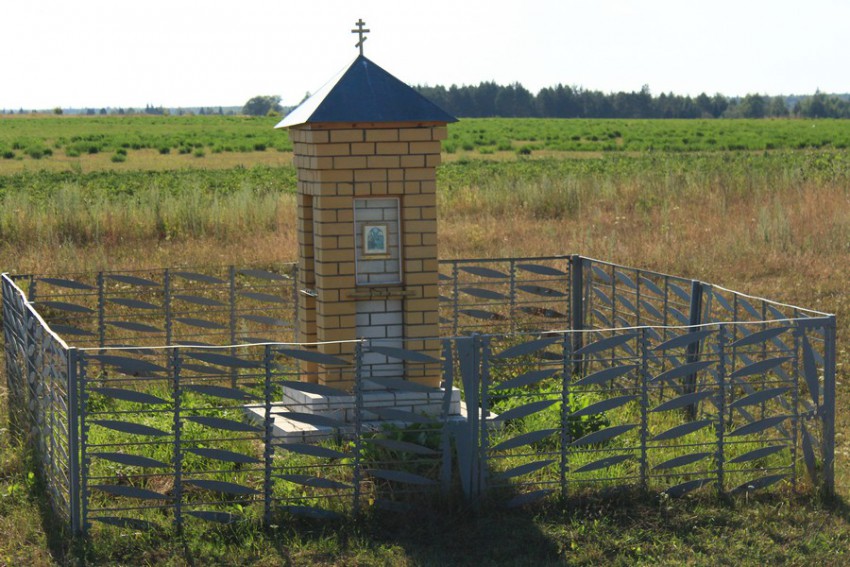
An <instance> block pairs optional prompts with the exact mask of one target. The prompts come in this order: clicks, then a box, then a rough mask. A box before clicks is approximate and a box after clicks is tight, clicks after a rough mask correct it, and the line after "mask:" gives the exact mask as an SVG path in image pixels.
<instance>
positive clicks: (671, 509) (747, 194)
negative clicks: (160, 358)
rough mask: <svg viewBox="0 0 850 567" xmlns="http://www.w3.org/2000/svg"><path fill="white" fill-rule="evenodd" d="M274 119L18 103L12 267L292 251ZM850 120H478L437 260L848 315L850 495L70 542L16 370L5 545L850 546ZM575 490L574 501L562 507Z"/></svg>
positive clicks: (485, 560) (248, 558) (450, 176)
mask: <svg viewBox="0 0 850 567" xmlns="http://www.w3.org/2000/svg"><path fill="white" fill-rule="evenodd" d="M276 121H277V119H276V118H269V117H264V118H246V117H226V116H170V117H162V116H155V117H154V116H124V117H121V116H104V117H99V116H98V117H66V116H59V117H56V116H20V117H19V116H15V117H9V116H2V117H0V271H3V272H13V273H54V274H61V273H63V272H67V271H75V272H80V271H96V270H100V269H116V270H131V269H140V268H157V267H171V266H196V267H205V266H221V265H227V264H237V265H249V264H250V265H263V266H274V265H275V264H279V263H282V262H288V261H292V260H293V259H295V256H296V251H297V245H296V229H297V223H296V218H295V197H294V192H295V171H294V169H293V167H292V166H291V153H290V151H291V145H290V143H289V139H288V136H287V134H286V132H283V131H277V130H274V129H273V126H274V124H275V123H276ZM848 142H850V121H839V120H816V121H804V120H754V121H751V120H693V121H684V120H658V121H652V120H548V119H539V120H538V119H510V120H507V119H506V120H502V119H475V120H461V121H460V122H459V123H457V124H452V125H450V126H449V136H448V139H447V140H445V141H444V146H443V150H444V151H443V162H444V164H443V165H442V166H441V167H440V168H439V170H438V183H437V185H438V195H437V197H438V209H439V218H440V234H439V236H438V239H439V250H440V256H441V258H459V257H466V258H470V257H496V256H498V257H506V256H533V255H549V254H568V253H579V254H583V255H586V256H590V257H595V258H600V259H604V260H608V261H611V262H616V263H619V264H624V265H630V266H636V267H640V268H645V269H649V270H656V271H660V272H665V273H672V274H676V275H680V276H683V277H687V278H695V279H700V280H702V281H705V282H711V283H716V284H718V285H722V286H724V287H728V288H731V289H735V290H739V291H742V292H745V293H750V294H753V295H757V296H763V297H769V298H771V299H776V300H779V301H782V302H786V303H792V304H797V305H801V306H804V307H809V308H813V309H818V310H822V311H827V312H831V313H835V314H836V315H837V325H838V349H837V350H838V352H837V382H838V386H837V396H838V403H837V405H838V408H839V409H838V415H837V421H836V430H837V432H838V434H837V441H836V455H837V462H836V465H835V468H836V485H837V493H838V494H837V497H836V498H834V499H825V498H822V497H821V495H819V494H816V493H813V492H811V490H810V489H806V488H798V490H797V491H794V490H793V489H792V488H791V487H790V486H786V485H779V486H777V487H774V488H773V489H771V490H770V491H766V492H764V493H761V494H759V493H755V494H753V495H750V496H748V497H744V496H742V497H730V498H721V497H718V496H717V495H716V494H714V493H712V492H703V493H695V494H693V495H690V496H688V497H686V498H684V499H682V500H668V499H664V498H659V497H658V495H656V494H642V493H639V492H633V491H630V490H625V491H622V492H611V493H600V494H595V495H590V496H586V497H582V498H576V499H573V500H570V501H569V502H566V503H557V502H552V503H550V504H548V505H546V506H544V507H542V508H532V509H529V510H519V511H512V512H505V511H503V510H491V509H489V508H487V507H486V506H484V507H483V508H481V509H474V508H471V507H470V508H468V509H467V508H464V507H463V506H460V507H459V508H460V509H452V510H450V511H449V513H447V514H446V515H443V516H439V515H437V514H436V513H433V512H429V511H426V510H423V511H422V512H421V514H419V515H417V516H416V517H398V516H382V515H379V514H374V515H372V514H368V515H367V516H366V517H364V518H363V519H361V520H360V521H359V522H357V523H354V524H346V523H343V524H338V523H322V522H311V521H308V520H304V521H301V522H299V523H296V524H286V525H275V526H273V527H271V528H270V529H269V530H264V529H263V528H262V527H261V526H259V525H257V524H239V525H233V526H221V527H215V528H212V529H209V530H204V531H200V530H198V531H189V532H187V533H184V534H182V535H175V534H171V533H167V532H162V533H160V532H157V533H135V532H128V533H122V534H117V532H103V533H101V534H99V535H98V537H93V538H92V539H90V540H86V541H80V540H71V538H70V537H69V535H68V534H67V533H66V532H65V531H63V529H62V527H61V526H57V525H56V524H55V523H54V522H53V521H52V520H51V516H50V513H49V511H48V508H47V507H46V504H45V498H44V491H43V488H42V487H41V485H40V481H39V476H38V474H37V472H36V470H35V468H34V464H33V461H32V455H31V454H30V452H29V450H28V449H27V447H26V444H25V443H24V441H23V440H20V439H15V438H13V437H12V436H11V434H10V433H9V431H8V429H7V425H6V423H7V420H8V412H7V405H6V404H7V392H6V382H5V380H0V565H16V564H20V565H50V564H56V565H63V564H64V565H83V564H124V565H129V564H140V565H151V564H161V565H192V564H197V565H219V564H227V565H231V564H252V565H280V564H292V565H316V564H322V565H354V564H366V565H376V564H377V565H450V564H451V565H454V564H475V565H501V564H508V565H546V564H551V565H556V564H557V565H560V564H592V565H599V564H616V565H682V564H685V565H717V564H729V565H765V564H777V565H779V564H788V565H811V564H814V565H843V564H847V563H848V562H850V560H848V557H847V556H848V553H850V506H848V503H847V499H848V497H850V473H849V472H848V471H850V469H848V468H847V463H848V457H850V442H848V439H847V437H846V436H847V427H848V425H850V419H848V415H847V412H846V411H845V410H844V408H846V407H848V404H850V374H848V369H850V348H848V346H847V340H848V339H847V338H848V337H850V323H848V321H850V294H848V293H847V284H846V279H847V278H846V273H845V272H846V268H847V266H848V265H850V153H848V151H847V147H848ZM562 504H563V505H562Z"/></svg>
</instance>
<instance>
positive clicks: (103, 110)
mask: <svg viewBox="0 0 850 567" xmlns="http://www.w3.org/2000/svg"><path fill="white" fill-rule="evenodd" d="M98 113H99V114H100V115H101V116H105V115H106V109H105V108H101V109H100V111H99V112H98Z"/></svg>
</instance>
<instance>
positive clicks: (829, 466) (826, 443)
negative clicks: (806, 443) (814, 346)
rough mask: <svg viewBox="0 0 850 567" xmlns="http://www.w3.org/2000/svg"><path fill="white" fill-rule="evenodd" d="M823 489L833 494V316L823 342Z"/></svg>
mask: <svg viewBox="0 0 850 567" xmlns="http://www.w3.org/2000/svg"><path fill="white" fill-rule="evenodd" d="M821 419H822V420H823V448H822V451H823V484H824V486H823V488H824V492H825V494H826V496H830V497H831V496H833V495H834V494H835V315H830V316H829V318H828V322H827V324H826V325H824V341H823V408H822V412H821Z"/></svg>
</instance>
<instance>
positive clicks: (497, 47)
mask: <svg viewBox="0 0 850 567" xmlns="http://www.w3.org/2000/svg"><path fill="white" fill-rule="evenodd" d="M361 18H362V19H363V20H364V21H365V23H366V27H367V28H368V29H369V30H371V32H370V33H369V34H368V36H367V37H368V39H367V40H366V43H365V45H364V49H365V55H366V56H367V57H368V58H369V59H371V60H372V61H373V62H375V63H376V64H378V65H379V66H381V67H383V68H384V69H386V70H387V71H389V72H390V73H392V74H393V75H395V76H396V77H398V78H399V79H401V80H402V81H404V82H406V83H408V84H410V85H431V86H433V85H445V86H450V85H452V84H457V85H477V84H478V83H480V82H482V81H495V82H496V83H499V84H503V85H505V84H511V83H515V82H519V83H521V84H522V85H524V86H525V87H526V88H528V89H529V90H530V91H532V92H533V93H537V92H538V91H539V90H540V89H541V88H543V87H547V86H554V85H557V84H564V85H569V86H576V87H581V88H584V89H588V90H599V91H602V92H605V93H609V92H617V91H638V90H640V89H641V87H642V86H643V85H648V86H649V89H650V91H651V92H652V93H653V94H655V95H657V94H660V93H662V92H666V93H669V92H672V93H675V94H681V95H692V96H696V95H698V94H700V93H701V92H706V93H707V94H709V95H711V94H714V93H722V94H724V95H726V96H743V95H746V94H751V93H759V94H766V95H771V96H773V95H781V94H784V95H790V94H812V93H814V92H815V91H816V90H818V89H819V90H820V91H821V92H825V93H847V92H850V73H848V68H850V57H848V56H850V43H848V39H847V36H848V22H850V2H848V1H847V0H806V1H805V2H802V1H800V0H794V1H791V0H712V1H710V2H709V1H705V0H703V1H693V0H512V1H509V2H508V1H503V0H414V1H410V0H300V1H298V2H293V1H291V0H275V1H272V0H239V1H233V0H143V1H139V0H76V1H72V0H25V1H24V0H14V1H9V2H4V3H3V7H2V9H0V54H2V60H0V61H2V62H0V109H4V108H9V109H18V108H25V109H50V108H54V107H57V106H60V107H63V108H70V107H91V108H102V107H112V108H117V107H124V108H129V107H133V108H138V107H144V106H145V105H148V104H150V105H153V106H164V107H180V106H183V107H190V106H241V105H243V104H244V103H245V102H246V101H247V100H248V99H250V98H251V97H253V96H256V95H279V96H280V97H281V98H282V103H283V104H284V105H286V106H289V105H295V104H297V103H298V102H300V101H301V100H302V99H303V98H304V95H305V94H306V93H308V92H315V91H316V90H318V89H319V88H320V87H321V86H322V85H323V84H324V83H325V82H326V81H327V80H328V79H330V78H331V77H333V76H334V75H335V74H336V73H337V72H338V71H339V70H340V69H342V68H344V67H346V66H347V65H348V64H350V63H351V61H353V60H354V58H355V57H356V56H357V49H356V48H355V47H354V44H355V43H356V40H357V37H356V35H355V34H352V33H351V30H352V29H353V28H354V27H355V25H354V24H355V22H357V20H358V19H361ZM842 69H843V70H842Z"/></svg>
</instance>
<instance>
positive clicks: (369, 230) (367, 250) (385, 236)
mask: <svg viewBox="0 0 850 567" xmlns="http://www.w3.org/2000/svg"><path fill="white" fill-rule="evenodd" d="M388 241H389V230H388V228H387V224H386V223H365V224H364V225H363V244H362V254H363V256H364V257H369V256H372V257H376V256H387V255H388V254H389V242H388Z"/></svg>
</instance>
